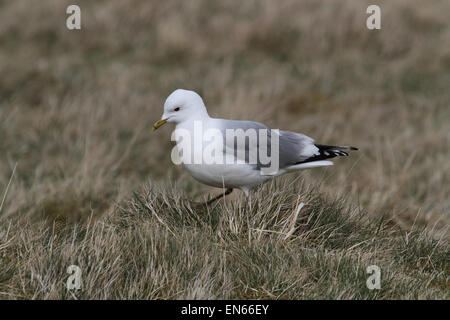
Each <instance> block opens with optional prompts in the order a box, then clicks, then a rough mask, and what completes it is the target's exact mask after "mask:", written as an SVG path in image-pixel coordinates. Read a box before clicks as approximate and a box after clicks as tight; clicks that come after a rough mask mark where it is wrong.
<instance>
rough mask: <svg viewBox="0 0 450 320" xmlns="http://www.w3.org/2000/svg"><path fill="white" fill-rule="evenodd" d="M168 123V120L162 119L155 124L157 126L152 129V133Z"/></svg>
mask: <svg viewBox="0 0 450 320" xmlns="http://www.w3.org/2000/svg"><path fill="white" fill-rule="evenodd" d="M166 122H167V119H161V120H158V121H156V122H155V124H154V125H153V127H152V132H153V131H155V130H156V129H158V128H159V127H162V126H163V125H164V124H165V123H166Z"/></svg>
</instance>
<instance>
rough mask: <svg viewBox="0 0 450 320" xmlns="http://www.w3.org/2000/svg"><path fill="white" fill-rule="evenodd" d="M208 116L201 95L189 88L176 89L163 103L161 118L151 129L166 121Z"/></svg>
mask: <svg viewBox="0 0 450 320" xmlns="http://www.w3.org/2000/svg"><path fill="white" fill-rule="evenodd" d="M205 116H206V117H207V116H208V112H207V111H206V107H205V104H204V103H203V99H202V97H200V96H199V95H198V94H197V93H196V92H194V91H190V90H183V89H177V90H175V91H174V92H172V93H171V94H170V95H169V96H168V97H167V99H166V102H165V103H164V114H163V115H162V117H161V120H159V121H157V122H156V123H155V124H154V125H153V131H155V130H156V129H158V128H159V127H161V126H162V125H163V124H165V123H166V122H174V123H180V122H183V121H186V120H199V119H202V118H203V117H205Z"/></svg>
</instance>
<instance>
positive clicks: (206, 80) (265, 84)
mask: <svg viewBox="0 0 450 320" xmlns="http://www.w3.org/2000/svg"><path fill="white" fill-rule="evenodd" d="M69 4H73V1H61V0H42V1H39V2H36V1H28V0H16V1H8V0H3V1H0V70H1V75H2V76H1V77H0V195H4V192H5V190H6V188H7V185H8V182H9V181H10V180H11V184H10V186H9V190H8V195H7V196H6V198H5V201H4V204H3V207H2V209H0V210H1V212H0V215H1V217H2V218H5V219H9V218H17V217H42V216H44V217H58V216H65V217H70V218H73V219H78V218H81V217H85V216H88V215H94V216H100V215H102V214H105V213H107V212H110V211H112V210H114V209H115V208H116V206H117V205H118V204H120V203H121V201H122V200H123V199H126V198H128V197H130V196H131V195H132V193H133V191H136V190H138V189H139V188H140V187H141V186H142V185H143V184H146V183H149V182H150V183H157V184H165V185H167V186H168V187H170V186H171V185H173V184H177V185H178V186H180V188H181V189H183V190H185V191H186V195H187V197H189V198H192V199H198V200H200V199H204V197H205V194H206V193H207V192H210V191H211V188H208V187H206V186H203V185H201V184H200V183H197V182H195V181H194V180H193V179H192V178H191V177H190V176H189V175H188V174H187V173H186V172H184V170H183V168H182V167H177V166H175V165H173V164H172V162H171V160H170V150H171V148H172V143H171V141H170V133H171V128H169V126H165V127H163V128H162V129H160V130H158V131H157V132H155V133H152V132H151V126H152V124H153V123H154V122H155V121H156V120H158V119H159V118H160V116H161V114H162V110H163V103H164V101H165V99H166V97H167V96H168V95H169V94H170V93H171V92H172V91H173V90H175V89H177V88H184V89H191V90H195V91H197V92H198V93H199V94H200V95H202V97H203V98H204V101H205V103H206V105H207V108H208V111H209V113H210V115H211V116H214V117H224V118H232V119H254V120H256V121H261V122H264V123H266V124H267V125H268V126H270V127H272V128H281V129H284V130H291V131H297V132H302V133H304V134H306V135H309V136H311V137H314V138H315V139H316V141H317V142H320V143H323V144H348V145H354V146H357V147H359V148H360V151H359V152H357V153H353V154H352V155H351V157H349V158H346V159H337V160H336V161H335V166H334V167H331V168H327V169H314V170H309V171H303V172H301V173H296V174H295V175H300V176H301V179H302V180H305V181H306V182H307V183H309V184H317V185H320V189H321V190H322V191H323V192H324V193H328V194H331V195H333V196H334V195H342V196H345V197H351V199H352V201H353V202H354V203H357V204H358V205H360V206H361V207H363V208H365V209H366V210H367V212H369V214H371V215H374V216H376V215H387V216H389V217H390V218H392V221H393V222H394V223H396V224H397V225H398V226H399V227H400V228H402V229H408V228H410V227H411V226H412V225H413V224H416V225H423V226H429V227H430V228H432V229H433V232H435V234H436V236H439V235H442V233H443V232H445V230H446V229H445V228H446V227H447V226H448V219H449V212H450V197H449V191H450V190H449V183H450V160H449V159H450V134H449V131H450V130H449V129H450V90H449V85H450V20H449V19H448V13H449V12H450V2H449V1H439V0H433V1H426V2H424V1H418V0H417V1H416V0H412V1H411V0H408V1H406V0H404V1H400V0H399V1H376V3H374V2H373V1H356V0H355V1H317V0H305V1H297V0H295V1H294V0H285V1H272V0H261V1H252V0H248V1H214V2H213V1H206V0H189V1H171V0H168V1H132V0H129V1H124V0H121V1H119V0H108V1H106V0H105V1H81V0H80V1H77V3H76V4H78V5H79V6H80V7H81V26H82V29H81V30H78V31H77V30H75V31H69V30H68V29H67V28H66V18H67V17H68V15H67V14H66V8H67V6H68V5H69ZM369 4H378V5H379V6H380V7H381V30H368V29H367V28H366V19H367V17H368V16H369V15H368V14H367V13H366V8H367V6H368V5H369ZM16 165H17V167H16V171H15V173H14V176H13V177H12V179H11V176H12V172H13V169H14V167H15V166H16ZM238 197H239V195H238Z"/></svg>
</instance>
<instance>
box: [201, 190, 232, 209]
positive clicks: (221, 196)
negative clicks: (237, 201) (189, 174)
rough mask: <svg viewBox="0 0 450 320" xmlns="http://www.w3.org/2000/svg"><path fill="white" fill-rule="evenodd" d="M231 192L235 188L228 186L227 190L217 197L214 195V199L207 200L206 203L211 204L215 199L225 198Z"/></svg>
mask: <svg viewBox="0 0 450 320" xmlns="http://www.w3.org/2000/svg"><path fill="white" fill-rule="evenodd" d="M231 192H233V188H228V189H227V190H225V192H224V193H222V194H219V195H218V196H216V197H214V198H212V199H210V200H208V201H206V202H205V204H206V205H207V206H209V205H210V204H211V203H213V202H214V201H217V200H219V199H221V198H223V197H225V196H227V195H229V194H230V193H231Z"/></svg>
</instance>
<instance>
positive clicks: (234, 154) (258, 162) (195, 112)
mask: <svg viewBox="0 0 450 320" xmlns="http://www.w3.org/2000/svg"><path fill="white" fill-rule="evenodd" d="M167 122H173V123H175V124H176V127H175V132H177V130H178V131H179V132H181V131H183V132H184V133H188V134H189V135H190V136H191V137H194V138H193V139H190V142H191V143H190V144H189V145H188V148H186V142H187V140H186V137H184V139H177V140H176V141H177V147H179V149H183V156H182V163H183V165H184V167H185V168H186V170H187V171H188V172H189V173H190V174H191V175H192V177H194V178H195V179H196V180H198V181H200V182H202V183H204V184H206V185H209V186H213V187H217V188H226V191H225V192H224V193H223V194H221V195H219V196H217V197H215V198H213V199H211V200H209V201H207V202H206V204H211V203H212V202H214V201H216V200H218V199H220V198H221V197H223V196H225V195H227V194H230V193H231V192H232V191H233V189H234V188H237V189H240V190H242V191H243V192H244V193H245V194H246V195H247V196H248V194H249V191H250V190H251V189H252V188H254V187H256V186H258V185H260V184H262V183H264V182H266V181H268V180H271V179H273V178H274V177H277V176H280V175H282V174H285V173H289V172H293V171H297V170H300V169H307V168H314V167H323V166H330V165H333V162H331V161H329V160H327V159H330V158H334V157H337V156H348V153H347V152H345V150H358V149H357V148H354V147H350V146H329V145H321V144H315V143H314V140H313V139H311V138H310V137H307V136H305V135H303V134H300V133H295V132H290V131H281V130H279V131H278V130H277V131H275V130H271V129H269V128H268V127H266V126H265V125H264V124H262V123H258V122H253V121H239V120H228V119H216V118H211V117H210V116H209V115H208V112H207V111H206V107H205V104H204V103H203V100H202V98H201V97H200V96H199V95H198V94H197V93H196V92H194V91H189V90H183V89H177V90H175V91H174V92H172V93H171V94H170V95H169V97H168V98H167V99H166V102H165V103H164V114H163V115H162V118H161V120H159V121H157V122H156V123H155V124H154V125H153V128H152V131H155V130H156V129H158V128H159V127H161V126H162V125H164V124H165V123H167ZM199 126H200V127H201V129H202V130H204V131H208V130H210V131H209V132H214V133H215V134H216V136H217V134H219V136H221V138H219V139H212V137H213V136H214V134H212V135H210V136H209V139H207V138H205V137H203V138H201V139H202V144H201V147H200V148H196V147H195V146H194V142H193V141H194V140H195V135H196V134H198V130H197V129H196V127H197V128H198V127H199ZM230 130H231V131H230ZM252 130H253V132H255V133H256V134H255V135H253V136H252V135H251V132H252ZM228 132H241V133H242V132H244V133H248V135H247V136H246V137H244V138H245V139H247V140H245V143H241V144H239V143H236V139H235V138H233V139H227V133H228ZM261 133H263V134H266V136H267V139H266V140H265V141H263V140H262V138H261V136H260V134H261ZM252 137H253V138H256V140H255V139H253V140H255V141H250V139H251V138H252ZM188 140H189V139H188ZM206 140H208V141H211V142H210V143H209V144H205V143H204V142H205V141H206ZM241 141H242V140H241ZM263 147H264V149H265V150H264V151H266V149H267V150H268V151H267V155H269V154H270V157H272V158H271V159H272V160H273V159H275V160H276V163H277V167H276V170H275V171H272V172H270V173H268V168H269V167H270V165H272V164H273V163H271V164H268V163H267V162H264V161H263V159H262V158H261V151H262V148H263ZM207 148H208V150H216V152H217V150H218V153H220V154H214V156H223V158H224V159H225V158H226V159H231V160H232V161H216V162H212V163H211V161H209V162H208V161H200V162H199V161H191V160H192V158H196V156H199V157H197V159H200V160H202V158H203V152H205V151H206V150H207ZM187 149H189V150H187ZM185 152H186V154H184V153H185ZM199 153H201V154H199ZM188 154H189V155H192V157H190V156H189V157H188V156H187V155H188ZM252 155H256V158H255V157H254V156H253V157H252ZM274 157H277V158H274ZM214 159H220V157H218V158H217V157H216V158H214ZM251 159H253V160H254V161H250V160H251Z"/></svg>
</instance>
